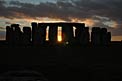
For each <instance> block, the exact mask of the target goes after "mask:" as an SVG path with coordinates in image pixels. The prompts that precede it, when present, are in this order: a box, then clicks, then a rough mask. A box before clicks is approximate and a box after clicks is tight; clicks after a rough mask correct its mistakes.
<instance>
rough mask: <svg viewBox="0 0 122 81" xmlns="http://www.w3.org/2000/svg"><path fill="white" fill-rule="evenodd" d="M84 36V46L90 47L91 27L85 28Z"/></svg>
mask: <svg viewBox="0 0 122 81" xmlns="http://www.w3.org/2000/svg"><path fill="white" fill-rule="evenodd" d="M82 34H83V41H82V42H83V45H84V46H89V42H90V35H89V27H85V28H84V32H83V33H82Z"/></svg>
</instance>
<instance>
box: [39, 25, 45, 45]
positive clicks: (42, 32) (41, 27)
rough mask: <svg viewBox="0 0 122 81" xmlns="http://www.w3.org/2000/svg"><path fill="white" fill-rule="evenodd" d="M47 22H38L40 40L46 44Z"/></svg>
mask: <svg viewBox="0 0 122 81" xmlns="http://www.w3.org/2000/svg"><path fill="white" fill-rule="evenodd" d="M46 28H47V24H46V23H39V24H38V35H39V42H40V44H41V45H45V43H46Z"/></svg>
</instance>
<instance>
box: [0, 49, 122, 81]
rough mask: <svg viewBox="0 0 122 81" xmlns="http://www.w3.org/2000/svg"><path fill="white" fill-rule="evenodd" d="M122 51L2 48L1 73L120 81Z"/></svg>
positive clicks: (56, 80)
mask: <svg viewBox="0 0 122 81" xmlns="http://www.w3.org/2000/svg"><path fill="white" fill-rule="evenodd" d="M121 54H122V52H121V47H118V48H117V47H112V48H111V47H109V48H108V47H95V48H90V47H89V48H88V47H86V48H82V47H38V48H36V47H35V48H34V47H33V48H1V54H0V66H1V67H0V68H1V70H0V73H1V75H2V74H3V73H4V72H8V71H19V70H30V71H37V72H39V73H41V74H43V76H44V77H45V78H46V79H48V80H49V81H77V80H80V81H108V80H109V81H120V80H122V78H121V77H122V59H121Z"/></svg>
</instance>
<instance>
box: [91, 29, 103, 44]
mask: <svg viewBox="0 0 122 81" xmlns="http://www.w3.org/2000/svg"><path fill="white" fill-rule="evenodd" d="M91 43H92V45H93V46H100V44H101V29H100V28H99V27H93V28H92V32H91Z"/></svg>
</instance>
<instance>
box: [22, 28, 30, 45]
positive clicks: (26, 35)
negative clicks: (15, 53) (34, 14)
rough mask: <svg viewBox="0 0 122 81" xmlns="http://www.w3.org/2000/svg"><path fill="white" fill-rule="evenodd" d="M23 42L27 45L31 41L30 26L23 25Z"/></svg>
mask: <svg viewBox="0 0 122 81" xmlns="http://www.w3.org/2000/svg"><path fill="white" fill-rule="evenodd" d="M22 39H23V44H24V45H26V46H27V45H29V44H30V43H31V28H30V27H23V36H22Z"/></svg>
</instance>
